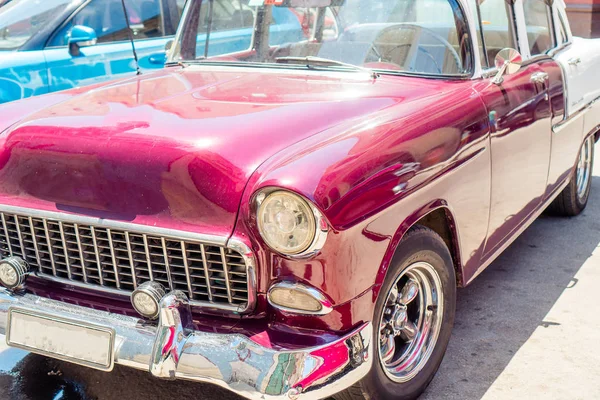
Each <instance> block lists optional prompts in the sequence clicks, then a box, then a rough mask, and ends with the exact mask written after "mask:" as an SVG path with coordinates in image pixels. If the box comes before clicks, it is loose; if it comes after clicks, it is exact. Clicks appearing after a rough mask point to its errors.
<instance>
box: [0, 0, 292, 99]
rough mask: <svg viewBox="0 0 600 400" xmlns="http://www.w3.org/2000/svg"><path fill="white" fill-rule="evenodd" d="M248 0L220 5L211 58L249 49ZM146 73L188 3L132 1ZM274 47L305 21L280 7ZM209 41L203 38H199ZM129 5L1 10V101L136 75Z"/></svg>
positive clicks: (29, 3)
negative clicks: (127, 19) (130, 31)
mask: <svg viewBox="0 0 600 400" xmlns="http://www.w3.org/2000/svg"><path fill="white" fill-rule="evenodd" d="M246 3H247V1H240V2H239V3H238V4H239V7H237V8H236V7H235V6H232V2H226V1H223V0H215V2H214V17H213V20H214V21H217V22H218V21H234V24H231V23H229V24H226V25H223V24H218V23H215V24H214V26H213V29H212V32H211V38H210V42H211V45H210V55H217V54H223V53H230V52H235V51H241V50H246V49H247V46H248V45H249V44H250V42H251V38H252V32H253V27H252V23H253V21H254V16H253V14H252V13H253V11H252V8H250V7H248V5H247V4H246ZM125 4H126V7H127V14H128V17H129V25H130V27H131V30H132V33H133V37H134V41H135V48H136V51H137V54H138V57H139V66H140V68H141V71H142V72H145V71H149V70H154V69H157V68H162V67H163V65H164V62H165V51H164V49H165V45H166V44H167V42H168V41H169V40H170V39H171V38H172V37H173V35H174V34H175V31H176V29H177V24H178V22H179V18H180V16H181V10H182V8H183V4H184V1H182V0H125ZM273 17H274V20H275V23H274V24H273V25H272V26H271V40H272V41H273V44H280V43H284V42H286V41H288V40H290V38H296V37H299V36H300V37H301V35H302V27H301V26H300V22H299V20H298V18H297V17H296V16H295V15H294V14H293V13H292V12H291V11H289V10H288V9H286V8H278V9H277V10H276V12H275V13H274V15H273ZM203 35H206V33H205V32H199V36H203ZM135 71H136V67H135V62H134V59H133V52H132V47H131V43H130V42H129V35H128V31H127V21H126V19H125V13H124V12H123V6H122V3H121V0H14V1H12V2H11V3H10V4H8V5H6V6H5V7H3V8H2V10H0V103H3V102H7V101H11V100H17V99H21V98H24V97H28V96H33V95H39V94H44V93H48V92H53V91H57V90H63V89H68V88H72V87H77V86H83V85H88V84H93V83H97V82H101V81H104V80H108V79H114V78H120V77H124V76H127V75H133V74H135Z"/></svg>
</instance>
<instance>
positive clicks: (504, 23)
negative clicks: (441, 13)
mask: <svg viewBox="0 0 600 400" xmlns="http://www.w3.org/2000/svg"><path fill="white" fill-rule="evenodd" d="M472 3H474V4H472V7H473V9H474V13H475V21H476V22H477V24H478V25H479V26H478V27H477V29H478V31H480V32H481V33H480V42H481V43H479V51H480V54H482V61H481V64H482V67H483V68H491V67H493V66H494V59H495V58H496V54H498V52H499V51H500V50H502V49H504V48H507V47H510V48H513V49H516V48H517V42H516V40H515V34H514V29H513V11H512V6H511V5H510V2H507V1H506V0H472Z"/></svg>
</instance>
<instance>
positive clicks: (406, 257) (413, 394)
mask: <svg viewBox="0 0 600 400" xmlns="http://www.w3.org/2000/svg"><path fill="white" fill-rule="evenodd" d="M419 261H424V262H427V263H429V264H430V265H432V266H433V267H434V269H435V270H436V272H437V273H438V275H439V277H440V280H441V283H442V292H443V295H444V296H443V305H444V312H443V316H442V323H441V328H440V333H439V336H438V340H437V343H436V344H435V346H434V348H433V351H432V353H431V356H430V357H429V359H428V360H427V361H426V363H425V365H424V367H423V368H422V369H421V370H420V371H419V372H418V373H417V375H416V376H414V377H413V378H412V379H411V380H409V381H407V382H404V383H398V382H394V381H392V380H391V379H390V378H389V377H388V376H387V375H386V373H385V371H384V369H383V366H382V365H381V362H380V356H379V347H378V346H379V343H380V341H379V329H378V326H376V325H378V324H379V322H378V321H380V318H381V315H382V313H383V310H384V306H385V302H386V301H387V294H388V293H389V291H390V290H391V287H392V285H393V284H394V283H395V282H396V278H397V277H398V276H400V274H401V273H402V271H403V270H404V269H406V268H407V267H408V266H410V265H412V264H414V263H416V262H419ZM455 311H456V276H455V272H454V264H453V261H452V256H451V254H450V251H449V250H448V248H447V247H446V245H445V243H444V241H443V240H442V238H441V237H440V236H439V235H438V234H437V233H435V232H434V231H432V230H431V229H429V228H425V227H422V226H417V227H414V228H412V229H411V230H410V231H409V232H408V233H407V234H406V236H405V237H404V238H403V240H402V241H401V243H400V244H399V246H398V249H397V251H396V254H395V256H394V259H393V261H392V263H391V265H390V269H389V270H388V272H387V276H386V280H385V282H384V284H383V286H382V288H381V291H380V294H379V297H378V299H377V303H376V306H375V313H374V317H373V324H374V325H373V328H374V329H373V331H374V335H373V342H372V343H373V356H374V359H373V366H372V368H371V371H370V372H369V373H368V374H367V375H366V376H365V377H364V378H363V379H362V380H361V381H359V382H358V383H356V384H355V385H353V386H351V387H350V388H348V389H346V390H345V391H343V392H340V393H338V394H336V395H335V396H333V397H334V398H335V399H336V400H359V399H367V400H388V399H389V400H392V399H393V400H409V399H415V398H417V397H418V396H419V395H420V394H421V393H422V392H423V391H424V390H425V389H426V388H427V386H428V385H429V383H430V382H431V380H432V379H433V377H434V375H435V373H436V372H437V370H438V368H439V366H440V364H441V362H442V359H443V358H444V354H445V353H446V347H447V346H448V341H449V340H450V335H451V333H452V327H453V325H454V315H455Z"/></svg>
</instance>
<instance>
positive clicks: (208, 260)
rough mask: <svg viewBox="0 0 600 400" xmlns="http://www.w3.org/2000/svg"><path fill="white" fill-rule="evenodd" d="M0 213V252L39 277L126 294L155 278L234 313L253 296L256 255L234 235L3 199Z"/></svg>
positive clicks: (199, 303)
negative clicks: (12, 203) (19, 259)
mask: <svg viewBox="0 0 600 400" xmlns="http://www.w3.org/2000/svg"><path fill="white" fill-rule="evenodd" d="M17 209H18V212H15V210H17ZM0 219H1V221H2V227H0V243H2V241H3V240H6V244H4V243H2V252H3V256H4V257H6V256H8V255H9V254H10V255H17V256H21V257H23V258H24V259H25V260H26V261H27V262H28V263H29V264H30V265H31V268H32V269H33V270H34V271H35V274H36V275H37V276H38V277H40V278H43V279H48V280H54V281H60V282H63V283H67V284H70V285H73V286H80V287H84V288H85V287H89V288H94V287H96V289H97V290H102V291H105V292H107V293H112V294H123V295H129V294H130V293H131V291H133V290H135V288H136V287H137V285H138V284H139V283H141V282H144V281H147V280H153V281H157V282H160V283H162V284H163V285H165V287H167V286H168V288H169V289H170V290H183V291H185V292H186V293H187V295H188V296H189V297H190V299H191V304H192V305H194V306H206V307H210V308H214V309H224V310H228V311H232V312H238V313H243V312H246V311H248V310H249V309H250V308H251V307H252V306H253V305H254V303H255V301H256V292H255V291H256V288H255V282H256V280H255V276H254V271H255V264H254V257H253V256H252V252H251V250H249V249H248V248H247V247H245V246H244V245H243V244H242V243H241V242H238V241H235V240H232V245H231V246H232V247H229V246H228V243H227V240H226V239H223V240H221V239H219V238H216V237H214V236H207V235H199V234H198V235H195V234H192V233H190V232H179V231H174V230H168V229H166V230H164V231H163V230H160V229H159V228H156V227H146V226H142V225H136V224H131V223H124V222H119V221H108V220H100V219H95V218H91V217H84V216H76V215H72V214H66V213H65V214H63V213H55V212H45V211H39V210H29V209H21V208H17V207H12V206H6V205H2V204H0ZM63 257H64V259H63Z"/></svg>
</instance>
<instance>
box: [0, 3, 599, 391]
mask: <svg viewBox="0 0 600 400" xmlns="http://www.w3.org/2000/svg"><path fill="white" fill-rule="evenodd" d="M513 3H514V4H513ZM550 4H551V5H550ZM238 6H240V2H239V1H238V0H205V1H201V0H188V1H187V3H186V7H185V10H184V12H183V20H182V22H181V24H180V26H179V29H178V33H177V36H176V38H175V40H174V42H173V44H172V45H171V46H170V47H169V50H168V58H169V62H168V65H167V68H166V69H164V70H163V71H160V72H156V73H153V74H148V75H144V74H143V75H141V76H136V77H134V78H130V79H126V80H120V81H116V82H112V83H108V84H101V85H96V86H94V87H87V88H83V89H75V90H69V91H65V92H59V93H54V94H50V95H45V96H40V97H36V98H32V99H27V100H22V101H18V102H14V103H9V104H6V105H3V106H2V107H1V108H0V116H1V118H0V121H1V122H0V124H1V126H0V131H1V132H2V134H1V135H0V217H1V226H0V252H1V253H2V260H1V261H0V283H1V284H2V286H3V287H4V289H2V290H0V332H2V333H4V334H5V335H6V341H7V343H8V344H9V345H10V346H15V347H19V348H24V349H27V350H29V351H32V352H36V353H40V354H45V355H48V356H50V357H55V358H58V359H62V360H67V361H69V362H73V363H78V364H81V365H84V366H87V367H92V368H97V369H101V370H105V371H110V370H111V369H112V368H113V365H114V364H122V365H125V366H129V367H132V368H138V369H142V370H148V371H149V372H150V373H151V374H152V375H154V376H156V377H158V378H165V379H176V378H178V379H188V380H194V381H199V382H209V383H213V384H217V385H220V386H222V387H225V388H227V389H229V390H231V391H233V392H235V393H238V394H240V395H241V396H244V397H246V398H250V399H317V398H325V397H328V396H334V397H335V398H337V399H344V400H348V399H352V400H354V399H360V398H367V399H409V398H415V397H417V396H418V395H419V394H420V393H421V392H422V391H423V390H424V389H425V388H426V386H427V385H428V383H429V382H430V381H431V379H432V378H433V376H434V374H435V372H436V370H437V369H438V366H439V365H440V363H441V361H442V358H443V356H444V352H445V350H446V346H447V344H448V341H449V339H450V335H451V331H452V325H453V321H454V314H455V301H456V290H457V287H460V286H464V285H467V284H468V283H469V282H471V281H472V280H473V279H474V278H475V277H476V276H477V275H478V274H479V273H480V272H481V271H482V270H483V269H484V268H485V267H486V266H488V265H489V264H490V263H491V262H492V261H493V260H494V259H495V258H496V257H497V256H498V254H499V253H500V252H502V250H503V249H505V248H506V247H507V246H508V245H509V244H510V243H511V242H512V241H513V240H514V239H515V238H516V237H517V236H518V235H519V234H520V233H521V232H522V231H523V230H524V229H525V228H526V227H527V226H528V225H529V224H530V223H531V222H532V221H533V220H534V219H535V218H536V217H537V216H538V215H539V214H540V213H542V212H543V211H544V210H546V209H547V208H548V207H549V209H550V210H551V211H552V212H555V213H558V214H561V215H567V216H574V215H577V214H579V213H580V212H581V211H582V210H583V209H584V208H585V206H586V203H587V200H588V196H589V192H590V187H591V168H592V163H593V156H594V142H595V140H596V138H597V136H598V127H599V126H600V112H599V110H598V108H600V103H597V102H595V100H596V99H597V98H599V97H600V93H598V91H599V89H600V84H597V83H598V82H597V80H598V78H597V77H596V76H595V71H597V65H598V61H600V60H599V58H600V51H599V50H600V46H598V44H597V43H596V41H593V40H583V39H577V38H573V37H572V36H571V33H570V29H569V25H568V22H567V19H566V15H565V10H564V4H563V3H562V1H561V0H556V1H554V2H547V1H544V0H525V1H524V2H505V1H504V0H485V1H477V2H474V1H466V0H465V1H463V0H402V1H400V0H398V1H396V0H385V1H383V0H346V1H344V0H251V1H250V2H249V3H247V4H244V6H245V7H249V8H250V9H251V10H252V18H253V19H254V35H253V38H252V42H251V43H250V45H249V47H248V49H247V51H243V52H236V53H232V54H227V55H221V56H219V57H206V55H207V54H208V53H209V51H208V49H210V46H211V40H210V37H211V32H212V31H213V29H214V30H218V29H226V28H227V27H228V26H231V25H232V24H233V23H234V21H226V20H223V18H222V15H223V14H221V13H219V10H220V7H238ZM240 7H241V6H240ZM273 7H290V8H295V9H296V8H298V7H308V8H309V10H308V11H307V12H306V15H311V16H314V18H312V19H311V21H312V22H311V27H310V35H309V37H307V38H303V39H302V40H301V41H298V40H297V39H296V41H291V42H289V43H286V44H284V45H279V46H274V45H271V44H270V43H269V35H270V30H271V29H272V28H270V27H272V26H273V25H272V15H273V13H272V10H273ZM227 15H234V16H235V15H238V14H236V13H235V12H233V13H228V14H227ZM240 15H242V14H239V15H238V17H239V16H240ZM248 17H249V14H248V12H246V15H245V18H248ZM326 17H327V18H333V20H331V19H330V20H329V22H327V18H326ZM332 21H333V24H334V25H335V26H334V27H333V28H332V27H331V26H329V27H328V30H329V32H328V33H327V34H324V31H325V29H324V28H325V27H326V26H325V25H327V24H328V25H331V23H332ZM515 21H516V23H515ZM199 32H201V35H199ZM199 38H202V40H199ZM199 397H202V395H201V394H199Z"/></svg>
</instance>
